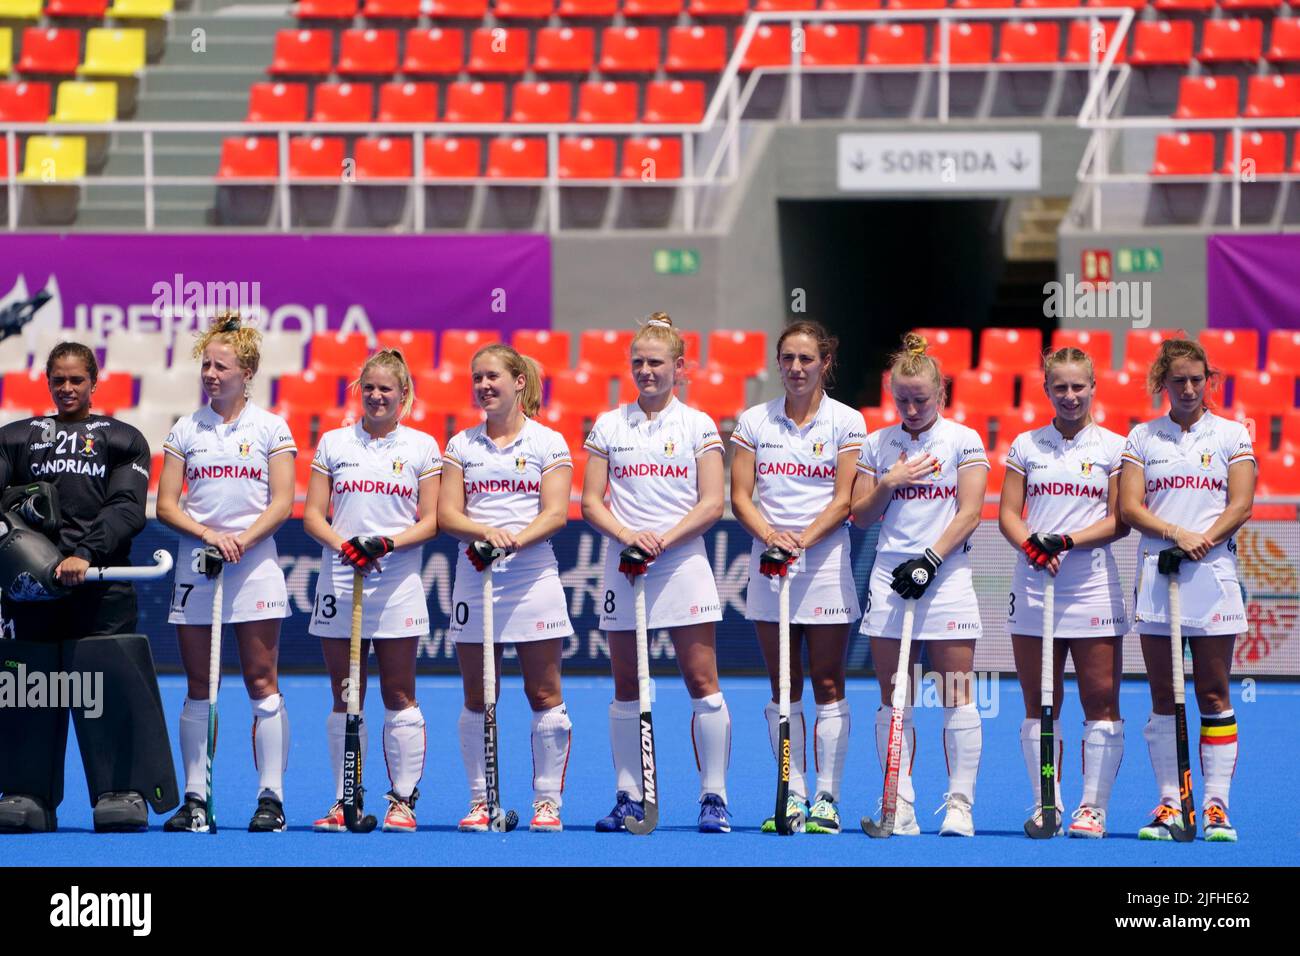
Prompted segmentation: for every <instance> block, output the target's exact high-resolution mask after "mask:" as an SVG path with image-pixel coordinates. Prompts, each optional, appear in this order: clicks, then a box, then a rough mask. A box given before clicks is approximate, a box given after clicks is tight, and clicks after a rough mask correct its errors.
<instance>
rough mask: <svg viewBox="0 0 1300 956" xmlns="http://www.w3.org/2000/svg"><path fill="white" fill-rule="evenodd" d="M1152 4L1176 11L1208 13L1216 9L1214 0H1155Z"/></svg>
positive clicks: (1161, 8)
mask: <svg viewBox="0 0 1300 956" xmlns="http://www.w3.org/2000/svg"><path fill="white" fill-rule="evenodd" d="M1152 5H1153V6H1154V7H1155V8H1156V9H1157V10H1161V11H1169V12H1174V13H1208V12H1209V11H1211V10H1213V9H1214V0H1154V2H1153V4H1152Z"/></svg>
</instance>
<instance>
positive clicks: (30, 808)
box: [0, 342, 179, 833]
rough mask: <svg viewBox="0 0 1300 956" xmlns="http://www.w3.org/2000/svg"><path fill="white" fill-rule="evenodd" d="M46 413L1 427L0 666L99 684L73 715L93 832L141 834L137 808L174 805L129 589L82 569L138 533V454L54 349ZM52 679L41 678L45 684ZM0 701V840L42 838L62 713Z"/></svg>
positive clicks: (53, 802) (163, 735)
mask: <svg viewBox="0 0 1300 956" xmlns="http://www.w3.org/2000/svg"><path fill="white" fill-rule="evenodd" d="M45 374H46V379H47V381H48V384H49V388H50V397H51V399H52V400H53V403H54V407H55V409H56V414H55V415H54V416H52V417H43V418H25V419H21V420H19V421H15V422H11V423H9V424H8V425H5V426H4V427H3V428H0V488H2V489H4V490H3V493H2V495H0V590H2V591H3V598H2V600H0V612H2V613H3V618H4V626H3V638H6V639H5V640H0V668H4V669H7V670H11V671H14V672H16V673H25V674H26V675H28V676H29V677H30V676H31V675H33V674H37V673H45V674H50V675H55V674H57V675H60V678H61V679H62V678H64V676H65V675H67V678H68V679H66V680H63V684H64V686H65V687H66V686H68V685H69V684H70V682H71V675H82V676H81V680H82V682H83V685H84V682H85V681H86V680H87V679H88V678H89V679H92V680H93V679H94V678H92V677H91V675H96V676H97V677H99V675H102V677H100V678H99V679H101V680H102V693H101V694H100V697H101V699H100V700H99V701H98V702H97V706H96V707H95V709H94V710H93V711H92V710H91V709H90V708H89V707H73V709H72V719H73V721H74V722H75V723H76V726H77V743H78V745H79V746H80V749H81V759H82V763H83V764H84V766H85V770H86V783H87V786H88V789H89V793H90V799H91V803H92V804H93V806H94V823H95V829H96V830H101V831H104V830H108V831H131V830H140V829H143V828H146V827H147V826H148V822H149V817H148V810H147V806H146V805H148V806H152V807H153V810H154V812H155V813H165V812H167V811H168V810H170V809H172V808H173V807H175V806H176V805H177V803H178V802H179V799H178V795H177V787H176V774H175V769H174V767H173V764H172V757H171V745H170V743H169V741H168V738H167V727H166V723H165V721H164V718H163V710H162V701H161V698H160V695H159V693H158V679H157V676H156V674H155V671H154V665H153V657H152V654H151V653H150V650H149V642H148V640H147V639H146V638H145V637H143V636H142V635H139V634H137V633H134V632H135V630H136V600H135V591H134V589H133V588H132V586H131V585H130V583H129V582H125V581H117V582H111V583H110V582H96V583H85V580H86V572H87V570H88V569H90V568H92V567H104V566H113V565H126V564H129V563H130V551H131V539H132V538H134V537H135V535H137V534H138V533H139V532H140V530H141V529H142V528H143V527H144V524H145V499H146V497H147V495H148V488H149V446H148V444H147V443H146V441H145V439H144V436H143V435H141V434H140V432H139V431H138V430H137V429H135V428H133V427H132V426H130V425H127V424H126V423H124V422H120V421H117V420H116V419H113V418H110V417H106V416H103V415H95V414H92V413H91V403H92V395H93V392H94V390H95V384H96V381H97V379H98V377H99V366H98V363H97V362H96V361H95V354H94V352H92V351H91V350H90V349H89V348H87V347H86V346H84V345H81V344H78V343H75V342H63V343H60V344H59V345H57V346H55V348H54V349H53V351H51V352H50V355H49V359H48V360H47V362H46V366H45ZM55 683H56V682H55V681H53V680H51V681H49V682H48V686H50V687H54V686H55ZM45 703H46V704H47V706H39V707H37V706H27V707H3V706H0V794H2V796H0V833H22V832H33V831H36V832H39V831H49V830H54V829H56V827H57V817H56V813H55V811H56V810H57V808H58V806H59V803H60V802H61V801H62V800H63V766H64V752H65V749H66V746H67V739H68V714H69V710H68V704H67V702H66V701H64V700H63V699H62V698H60V699H57V700H56V699H54V697H53V695H51V696H50V698H49V699H47V700H46V701H45Z"/></svg>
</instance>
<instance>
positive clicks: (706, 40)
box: [664, 24, 727, 73]
mask: <svg viewBox="0 0 1300 956" xmlns="http://www.w3.org/2000/svg"><path fill="white" fill-rule="evenodd" d="M726 65H727V31H726V30H724V29H723V28H722V27H718V26H711V27H706V26H700V25H699V24H696V25H694V26H689V27H671V28H669V30H668V56H667V58H666V59H665V60H664V72H666V73H719V72H721V71H722V68H723V67H724V66H726Z"/></svg>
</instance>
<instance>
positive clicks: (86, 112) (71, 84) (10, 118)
mask: <svg viewBox="0 0 1300 956" xmlns="http://www.w3.org/2000/svg"><path fill="white" fill-rule="evenodd" d="M117 93H118V90H117V85H116V84H114V83H86V82H82V81H80V80H65V81H64V82H62V83H60V84H59V85H58V92H57V98H56V99H55V108H54V112H53V114H51V112H50V85H49V84H48V83H28V82H18V83H13V82H8V83H0V122H13V123H44V122H47V121H52V122H55V123H109V122H112V121H113V120H115V119H117V100H118V97H117Z"/></svg>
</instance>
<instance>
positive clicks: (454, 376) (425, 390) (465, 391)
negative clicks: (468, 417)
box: [415, 353, 474, 415]
mask: <svg viewBox="0 0 1300 956" xmlns="http://www.w3.org/2000/svg"><path fill="white" fill-rule="evenodd" d="M471 354H472V353H471ZM471 381H472V379H471V378H470V372H469V359H468V358H467V359H465V360H464V361H463V362H461V363H460V364H459V365H455V366H452V365H443V366H442V367H441V368H439V369H437V370H425V371H420V372H417V373H416V375H415V394H416V395H417V396H419V398H420V401H421V402H423V403H424V405H425V407H426V408H427V409H429V410H430V411H431V412H434V413H442V414H444V415H450V414H454V413H456V412H457V411H460V410H461V409H463V408H465V406H467V405H470V404H472V403H473V401H474V398H473V394H472V391H471V388H472V386H471Z"/></svg>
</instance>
